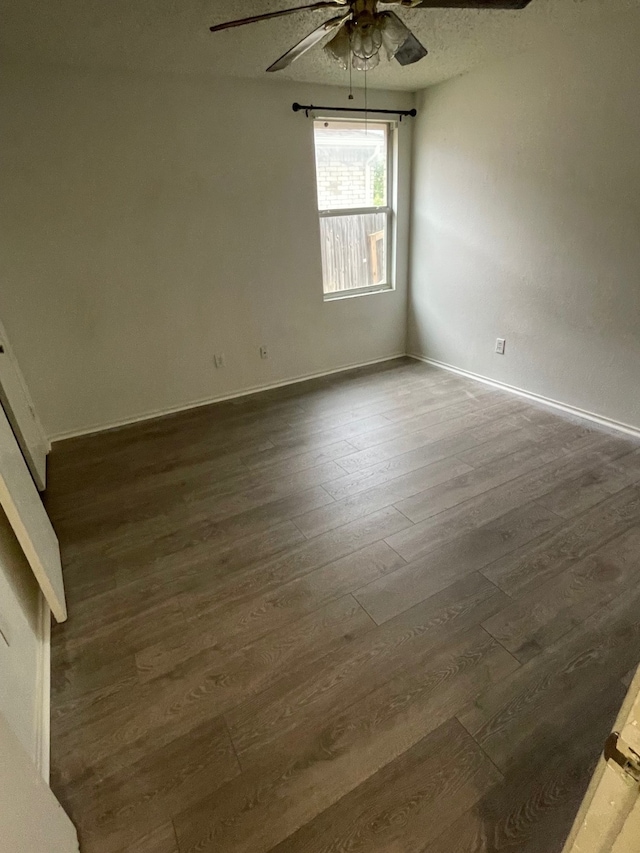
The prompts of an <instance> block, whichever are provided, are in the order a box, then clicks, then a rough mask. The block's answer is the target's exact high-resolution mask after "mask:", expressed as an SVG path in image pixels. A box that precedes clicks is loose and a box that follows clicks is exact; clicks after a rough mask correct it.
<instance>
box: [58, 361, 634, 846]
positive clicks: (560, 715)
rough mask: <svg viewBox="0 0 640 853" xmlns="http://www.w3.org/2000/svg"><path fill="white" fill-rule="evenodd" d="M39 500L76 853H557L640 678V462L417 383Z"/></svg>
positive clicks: (210, 441) (72, 454)
mask: <svg viewBox="0 0 640 853" xmlns="http://www.w3.org/2000/svg"><path fill="white" fill-rule="evenodd" d="M49 482H50V486H49V490H48V492H47V495H46V502H47V507H48V510H49V512H50V514H51V516H52V519H53V522H54V525H55V527H56V530H57V533H58V536H59V538H60V542H61V546H62V553H63V564H64V572H65V580H66V585H67V593H68V601H69V614H70V616H69V621H68V622H67V623H65V624H63V625H57V626H55V627H54V629H53V638H52V657H53V697H52V753H53V754H52V785H53V788H54V790H55V792H56V794H57V795H58V797H59V798H60V800H61V802H62V803H63V805H64V806H65V807H66V809H67V810H68V811H69V813H70V815H71V816H72V818H73V819H74V821H75V823H76V825H77V827H78V830H79V835H80V839H81V849H82V851H83V853H125V851H126V853H214V851H215V853H339V851H344V853H346V851H349V853H360V851H361V853H499V851H507V850H508V851H513V853H559V851H560V850H561V848H562V845H563V841H564V838H565V837H566V834H567V832H568V830H569V828H570V826H571V823H572V820H573V817H574V815H575V813H576V811H577V808H578V805H579V803H580V800H581V797H582V795H583V792H584V790H585V788H586V785H587V783H588V780H589V776H590V773H591V770H592V768H593V766H594V764H595V762H596V760H597V758H598V755H599V753H600V752H601V750H602V746H603V743H604V740H605V738H606V736H607V734H608V733H609V731H610V728H611V725H612V722H613V720H614V718H615V716H616V713H617V710H618V707H619V705H620V703H621V702H622V698H623V696H624V694H625V685H626V684H628V683H629V678H630V673H631V672H633V670H634V668H635V667H636V666H637V665H638V662H639V661H640V616H639V614H640V442H637V441H635V440H633V439H631V438H628V437H625V436H624V435H621V434H613V433H611V432H606V431H603V430H600V429H598V428H596V427H594V426H593V425H591V424H588V423H586V422H581V421H579V420H577V419H571V418H566V417H563V416H560V415H558V414H556V413H554V412H552V411H549V410H547V409H544V408H540V407H534V406H532V405H530V404H529V403H527V402H526V401H524V400H521V399H519V398H515V397H513V396H509V395H507V394H504V393H502V392H499V391H495V390H493V389H491V388H488V387H487V386H484V385H480V384H476V383H473V382H471V381H469V380H466V379H463V378H461V377H458V376H454V375H451V374H447V373H445V372H442V371H438V370H436V369H434V368H431V367H428V366H426V365H424V364H420V363H418V362H415V361H411V360H409V359H399V360H397V361H394V362H389V363H387V364H385V365H379V366H377V367H372V368H366V369H361V370H356V371H351V372H349V373H345V374H341V375H338V376H333V377H329V378H325V379H318V380H313V381H311V382H305V383H301V384H298V385H294V386H290V387H287V388H282V389H279V390H277V391H271V392H266V393H262V394H257V395H254V396H251V397H245V398H242V399H238V400H234V401H231V402H227V403H222V404H218V405H214V406H209V407H205V408H200V409H195V410H192V411H189V412H185V413H181V414H178V415H172V416H169V417H166V418H161V419H157V420H154V421H148V422H146V423H142V424H138V425H135V426H131V427H127V428H122V429H118V430H113V431H110V432H106V433H102V434H99V435H95V436H87V437H83V438H78V439H74V440H69V441H65V442H61V443H59V444H57V445H56V446H55V447H54V450H53V453H52V455H51V460H50V475H49Z"/></svg>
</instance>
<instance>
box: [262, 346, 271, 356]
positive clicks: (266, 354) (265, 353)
mask: <svg viewBox="0 0 640 853" xmlns="http://www.w3.org/2000/svg"><path fill="white" fill-rule="evenodd" d="M260 358H269V350H268V349H267V348H266V347H260Z"/></svg>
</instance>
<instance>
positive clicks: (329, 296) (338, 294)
mask: <svg viewBox="0 0 640 853" xmlns="http://www.w3.org/2000/svg"><path fill="white" fill-rule="evenodd" d="M394 291H395V287H391V286H390V285H388V284H385V285H383V286H381V287H367V288H363V289H362V290H337V291H335V292H334V293H325V294H323V301H324V302H339V301H340V300H342V299H354V298H355V297H356V296H373V295H374V294H375V293H393V292H394Z"/></svg>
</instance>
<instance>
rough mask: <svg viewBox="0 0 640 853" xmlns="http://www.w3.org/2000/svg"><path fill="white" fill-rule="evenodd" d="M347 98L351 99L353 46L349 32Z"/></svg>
mask: <svg viewBox="0 0 640 853" xmlns="http://www.w3.org/2000/svg"><path fill="white" fill-rule="evenodd" d="M349 100H350V101H352V100H353V47H352V44H351V33H349Z"/></svg>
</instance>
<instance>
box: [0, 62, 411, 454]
mask: <svg viewBox="0 0 640 853" xmlns="http://www.w3.org/2000/svg"><path fill="white" fill-rule="evenodd" d="M295 100H297V101H301V102H309V101H311V102H314V103H320V104H328V105H333V104H334V103H336V102H338V103H340V104H343V105H346V104H347V103H348V102H347V100H346V92H345V91H344V90H337V89H331V88H322V87H317V86H308V85H293V84H283V83H277V82H274V81H273V80H272V79H271V78H270V79H269V81H268V82H263V81H255V82H251V81H232V80H201V79H199V78H194V77H170V76H167V77H160V76H158V77H153V76H148V77H145V76H142V75H135V76H127V75H124V74H123V75H118V74H111V73H108V72H104V73H102V72H91V73H89V72H87V73H79V72H73V71H62V70H59V71H55V70H52V69H44V68H43V69H39V70H35V71H31V72H29V71H19V70H11V69H5V70H4V71H3V74H2V79H1V82H0V111H1V113H2V116H3V131H2V154H3V157H2V169H1V173H0V174H1V178H2V193H1V194H0V227H1V229H2V235H3V237H2V243H3V245H2V250H1V251H0V281H1V282H2V286H1V288H0V315H1V316H2V320H3V322H4V324H5V325H6V327H7V331H8V334H9V337H10V338H11V340H12V341H13V344H14V349H15V350H16V354H17V357H18V360H19V362H20V365H21V367H22V370H23V372H24V374H25V377H26V380H27V383H28V385H29V388H30V390H31V393H32V395H33V397H34V399H35V402H36V407H37V409H38V412H39V414H40V416H41V418H42V421H43V423H44V425H45V428H46V430H47V432H48V434H49V436H50V437H51V436H57V435H60V434H63V433H67V432H70V431H78V430H88V429H92V428H96V427H102V426H105V425H109V424H112V423H114V422H118V421H123V420H125V421H126V420H129V419H133V418H136V417H138V416H140V415H144V414H148V413H153V412H158V411H164V410H166V409H170V408H173V407H181V406H187V405H189V404H191V403H194V402H197V401H200V400H205V399H211V398H216V397H218V396H223V395H225V394H230V393H233V392H237V391H240V390H243V389H248V388H253V387H256V386H260V385H264V384H268V383H274V382H278V381H281V380H286V379H290V378H294V377H298V376H303V375H306V374H310V373H314V372H321V371H328V370H332V369H336V368H339V367H342V366H347V365H351V364H355V363H361V362H366V361H369V360H374V359H380V358H384V357H387V356H392V355H394V354H398V353H403V352H404V351H405V332H406V322H405V321H406V278H407V268H406V258H407V241H408V202H409V198H408V195H409V193H408V179H409V167H410V135H411V129H410V123H409V122H404V123H403V125H402V127H401V158H402V163H403V171H402V175H401V184H400V190H401V199H402V209H401V211H400V214H401V215H400V222H399V225H400V235H399V248H400V252H399V261H400V262H399V265H398V288H397V290H396V291H395V292H392V293H382V294H375V295H370V296H366V297H358V298H353V299H345V300H341V301H339V302H331V303H324V302H323V300H322V283H321V261H320V244H319V234H318V223H317V217H316V213H315V173H314V155H313V140H312V124H311V122H310V121H308V120H306V119H305V118H304V115H302V114H298V115H296V114H294V113H293V112H292V110H291V104H292V102H293V101H295ZM374 102H375V104H374ZM369 103H370V104H373V105H377V106H379V107H391V108H395V107H406V106H412V105H413V99H412V97H411V96H409V95H407V94H403V93H388V94H387V93H382V92H376V93H375V94H371V95H370V98H369ZM356 105H358V104H357V103H356ZM261 344H266V345H267V346H268V347H269V350H270V358H269V360H267V361H261V360H260V358H259V353H258V350H259V347H260V345H261ZM215 352H224V354H225V355H226V361H227V366H226V367H225V368H223V369H221V370H215V369H214V366H213V355H214V353H215Z"/></svg>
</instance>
